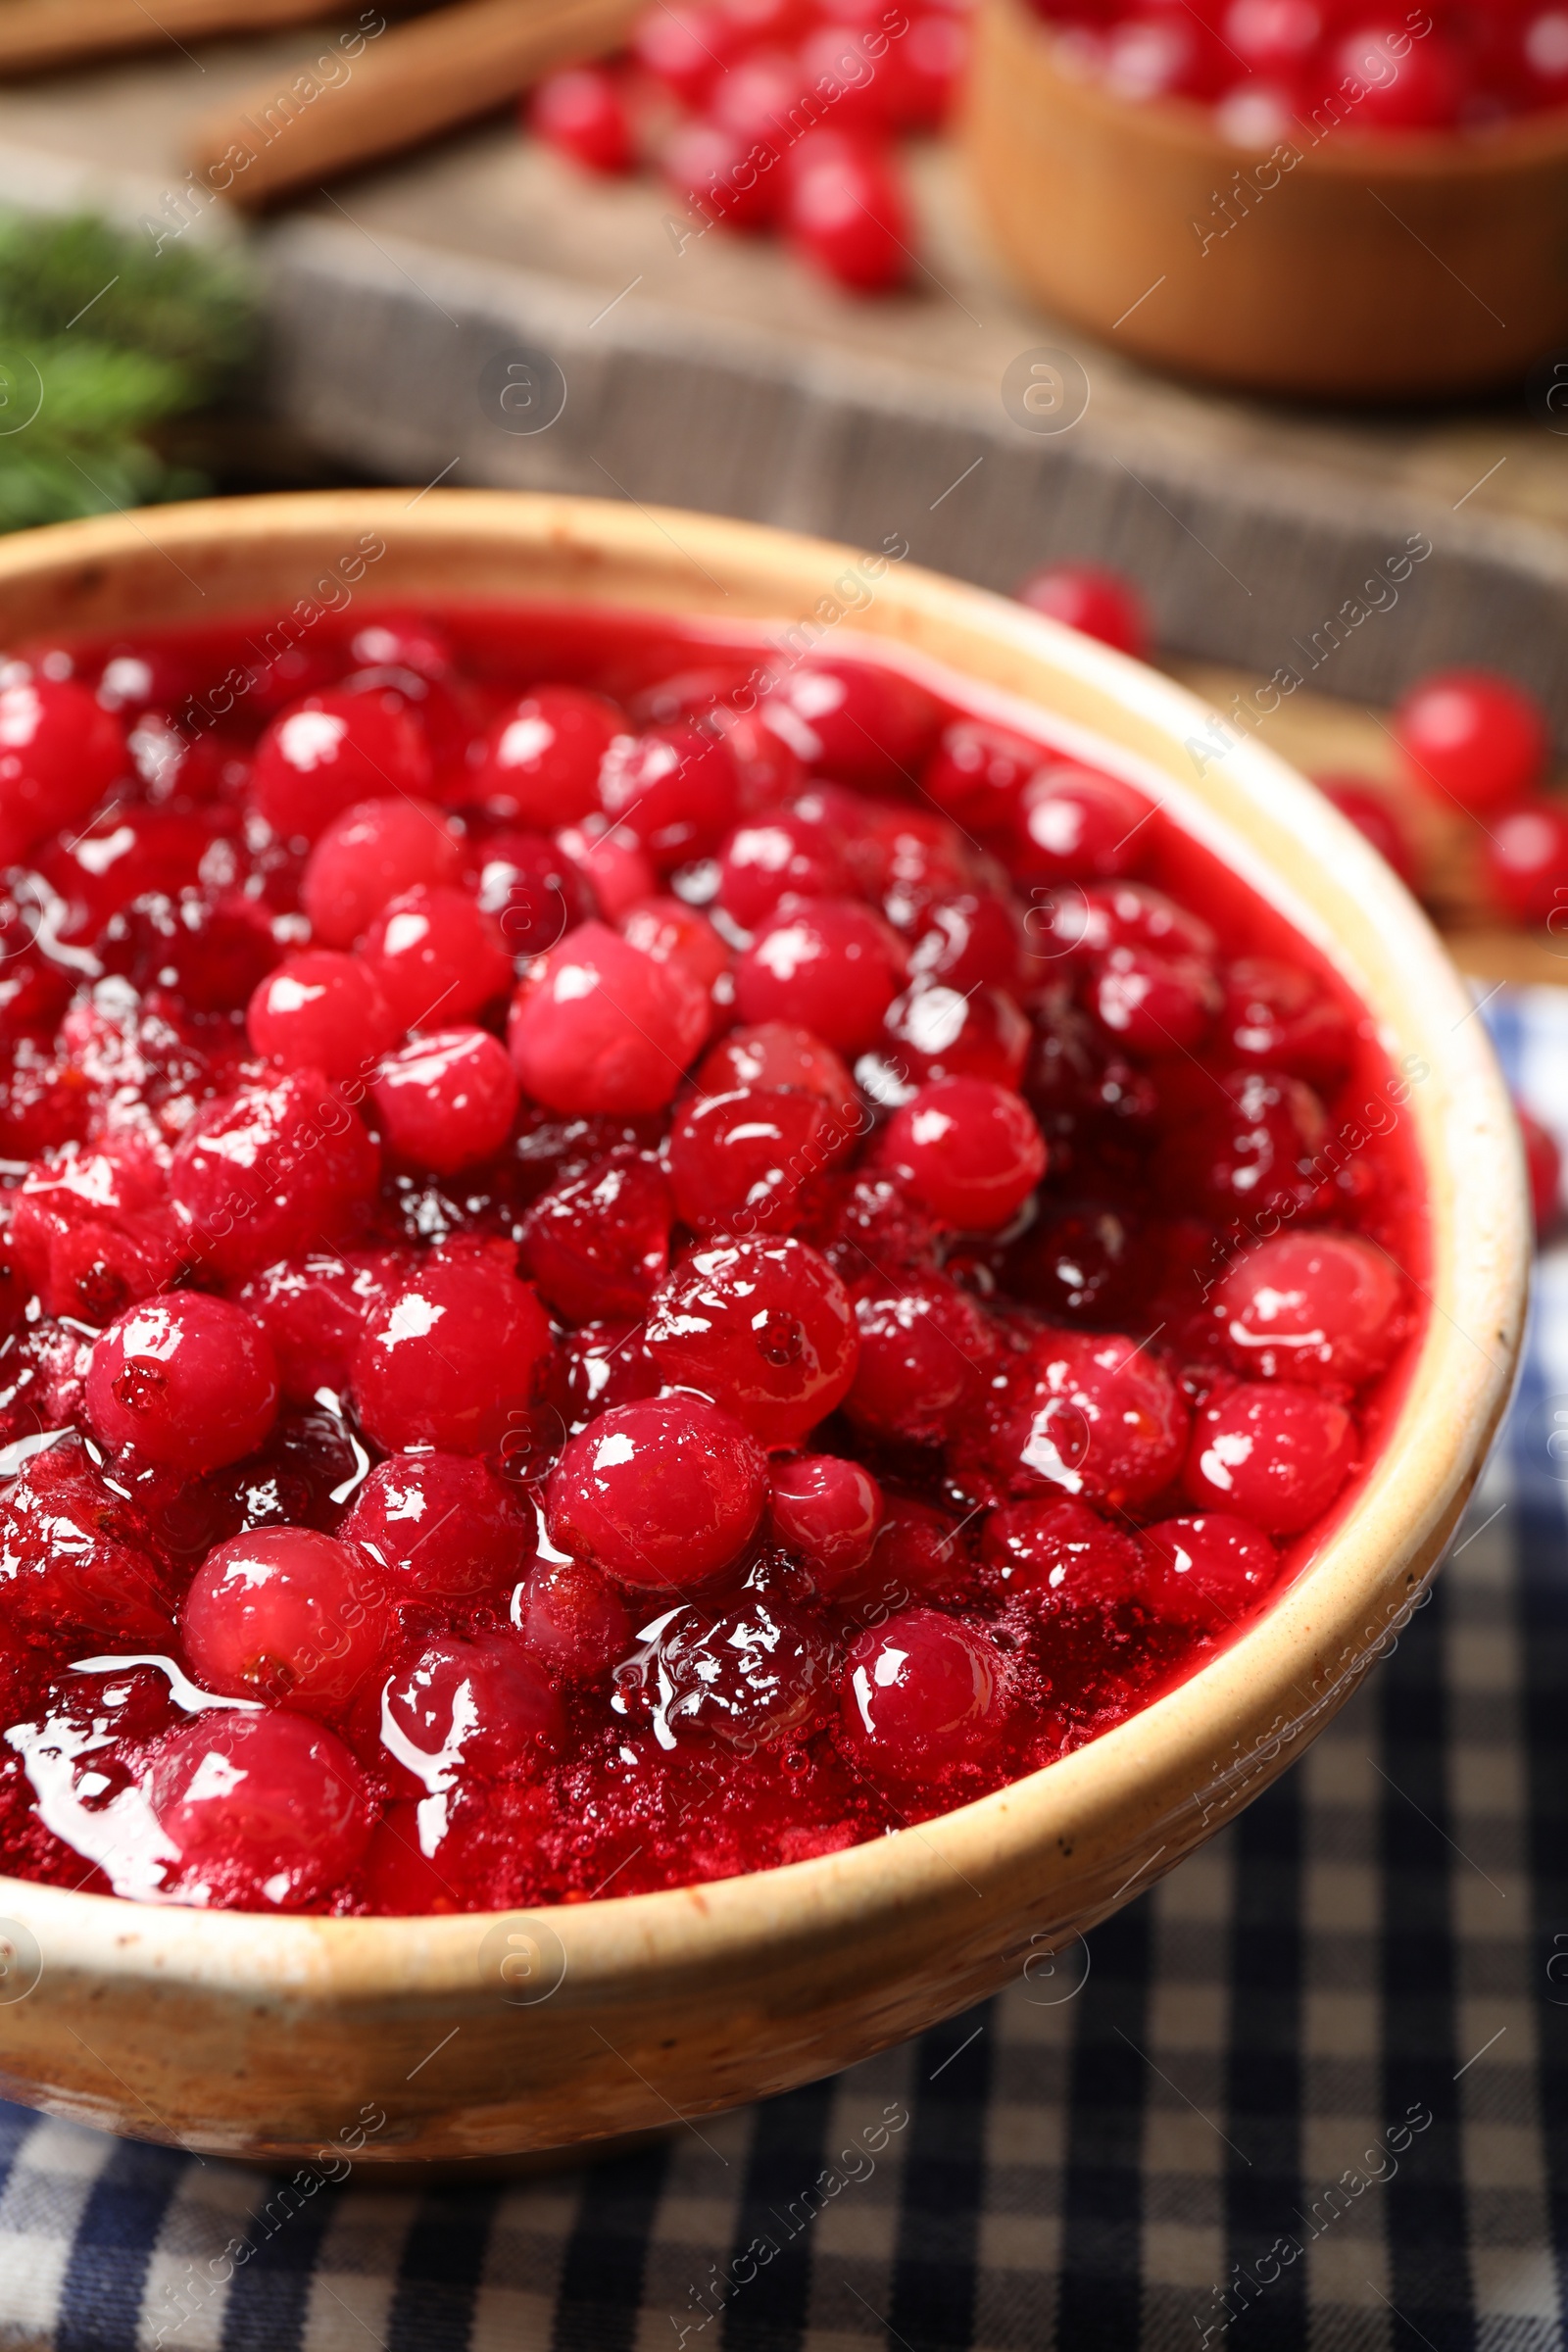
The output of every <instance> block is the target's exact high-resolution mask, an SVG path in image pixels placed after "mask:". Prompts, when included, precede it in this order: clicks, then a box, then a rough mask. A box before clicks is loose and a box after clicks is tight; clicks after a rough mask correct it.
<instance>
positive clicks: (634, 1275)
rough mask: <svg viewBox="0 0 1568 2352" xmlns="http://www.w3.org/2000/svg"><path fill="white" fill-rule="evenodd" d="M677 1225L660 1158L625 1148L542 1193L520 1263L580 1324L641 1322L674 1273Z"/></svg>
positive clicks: (527, 1229)
mask: <svg viewBox="0 0 1568 2352" xmlns="http://www.w3.org/2000/svg"><path fill="white" fill-rule="evenodd" d="M674 1221H675V1203H674V1200H673V1198H672V1196H671V1193H670V1188H669V1182H668V1179H667V1178H666V1176H665V1174H664V1171H663V1169H662V1167H661V1166H660V1164H659V1162H658V1160H656V1159H655V1158H654V1157H653V1156H652V1155H651V1154H650V1153H648V1152H637V1151H633V1150H630V1149H628V1148H625V1147H622V1148H621V1149H620V1150H618V1151H615V1152H611V1153H610V1154H609V1156H608V1157H607V1158H605V1159H601V1160H596V1161H595V1163H594V1164H593V1166H592V1167H590V1168H589V1169H588V1170H587V1171H586V1173H585V1174H583V1175H581V1176H573V1177H571V1178H569V1179H568V1180H567V1181H566V1182H564V1183H563V1184H558V1185H554V1186H552V1187H551V1189H550V1190H549V1191H548V1192H546V1193H542V1194H541V1195H540V1197H539V1199H538V1200H537V1201H535V1202H534V1204H533V1206H532V1208H531V1209H530V1210H529V1211H528V1216H527V1220H526V1222H525V1223H524V1226H523V1229H522V1241H521V1245H520V1250H519V1257H520V1262H521V1264H522V1267H523V1270H524V1272H525V1273H526V1274H527V1275H528V1276H529V1277H530V1279H531V1280H532V1281H533V1282H535V1283H536V1284H537V1285H538V1287H539V1290H540V1291H541V1292H542V1293H543V1295H544V1297H545V1298H546V1299H549V1301H550V1303H551V1305H552V1306H553V1307H555V1308H557V1309H558V1311H559V1312H560V1313H562V1314H563V1315H565V1316H567V1317H568V1318H569V1319H570V1320H571V1321H572V1322H573V1323H592V1322H597V1321H600V1320H603V1319H606V1318H613V1317H614V1316H616V1315H629V1316H634V1317H635V1316H640V1315H641V1314H642V1313H643V1311H644V1309H645V1308H646V1306H647V1304H648V1301H649V1299H651V1298H652V1297H653V1294H654V1292H655V1290H656V1289H657V1288H658V1286H659V1284H660V1283H661V1282H662V1280H663V1278H664V1276H665V1274H666V1273H667V1272H668V1270H669V1231H670V1227H671V1226H672V1225H673V1223H674Z"/></svg>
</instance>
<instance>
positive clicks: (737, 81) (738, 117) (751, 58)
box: [708, 33, 806, 157]
mask: <svg viewBox="0 0 1568 2352" xmlns="http://www.w3.org/2000/svg"><path fill="white" fill-rule="evenodd" d="M731 38H732V39H733V38H734V34H733V33H732V34H731ZM805 90H806V76H805V74H804V73H803V72H802V70H801V67H800V65H799V63H798V61H797V60H796V59H795V58H794V57H792V56H791V55H789V54H788V52H787V51H784V50H781V49H763V48H760V47H752V46H750V45H748V49H747V53H746V54H745V55H744V56H741V57H737V58H734V59H732V60H731V61H730V63H729V65H728V67H727V69H726V70H725V72H724V73H721V74H719V75H718V77H717V78H716V80H715V81H714V83H713V86H712V89H711V94H710V98H709V102H708V112H709V113H710V115H711V118H712V120H713V121H714V122H715V123H720V124H721V125H722V126H723V128H724V129H726V130H733V131H735V132H737V133H739V134H740V135H741V136H742V137H743V138H747V139H750V140H753V141H754V142H755V143H756V144H757V145H759V146H760V148H761V149H762V150H763V152H764V153H765V154H766V155H768V156H769V157H775V156H779V155H782V154H783V152H784V150H785V148H786V147H787V146H788V144H789V142H790V139H791V137H792V136H793V135H795V126H794V124H793V123H792V122H791V119H790V118H791V115H792V113H793V111H794V110H795V109H796V108H797V107H798V106H799V105H800V102H801V99H802V97H803V96H804V94H805Z"/></svg>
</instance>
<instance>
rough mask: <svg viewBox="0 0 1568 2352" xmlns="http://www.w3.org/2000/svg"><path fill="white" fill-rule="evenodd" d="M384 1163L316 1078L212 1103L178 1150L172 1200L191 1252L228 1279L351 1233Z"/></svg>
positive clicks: (309, 1075)
mask: <svg viewBox="0 0 1568 2352" xmlns="http://www.w3.org/2000/svg"><path fill="white" fill-rule="evenodd" d="M379 1164H380V1154H379V1153H378V1152H377V1150H376V1148H375V1146H374V1145H373V1144H372V1143H371V1141H370V1138H369V1137H368V1134H367V1133H366V1131H365V1127H364V1124H363V1122H362V1121H361V1119H360V1117H359V1114H358V1112H357V1111H355V1110H353V1109H351V1108H350V1106H349V1104H348V1103H346V1102H345V1101H344V1100H343V1098H342V1097H341V1096H340V1095H339V1094H338V1093H337V1092H336V1091H335V1089H334V1088H333V1087H332V1086H331V1085H329V1084H328V1082H327V1080H326V1079H325V1078H324V1077H323V1076H322V1075H321V1073H320V1072H319V1070H296V1071H293V1072H291V1073H290V1075H289V1076H287V1077H286V1078H281V1079H279V1080H278V1081H277V1082H276V1083H275V1084H274V1085H270V1086H247V1087H242V1088H241V1089H240V1091H239V1092H238V1093H237V1094H234V1095H228V1096H222V1097H220V1098H219V1100H218V1101H216V1102H213V1103H204V1104H203V1106H202V1107H201V1109H200V1110H199V1111H198V1113H197V1115H196V1117H195V1118H193V1119H192V1120H191V1122H190V1125H189V1126H188V1127H187V1128H186V1129H185V1131H184V1133H183V1134H182V1135H181V1137H180V1139H179V1142H178V1143H177V1144H176V1145H175V1147H174V1152H173V1158H172V1164H171V1167H170V1172H169V1194H170V1199H171V1201H172V1204H173V1207H174V1211H175V1215H176V1217H177V1218H178V1220H179V1225H180V1230H181V1234H182V1237H183V1245H184V1247H185V1249H186V1250H188V1252H189V1253H190V1255H191V1256H192V1257H193V1258H194V1259H196V1260H197V1261H199V1262H201V1263H203V1264H206V1265H210V1266H211V1267H213V1268H214V1270H215V1271H216V1272H218V1273H219V1274H221V1275H222V1276H224V1277H225V1278H226V1279H229V1280H236V1279H238V1280H243V1278H244V1277H245V1276H246V1275H248V1274H251V1273H254V1272H255V1271H256V1270H257V1269H258V1268H259V1267H262V1266H268V1265H271V1264H273V1263H274V1262H275V1261H276V1260H277V1259H279V1258H284V1257H290V1256H294V1255H297V1254H299V1253H301V1252H302V1251H304V1250H310V1249H313V1248H319V1247H320V1246H321V1245H322V1244H327V1243H331V1242H332V1241H334V1240H337V1239H339V1238H341V1237H342V1236H343V1235H345V1234H346V1233H349V1232H352V1231H353V1229H354V1227H355V1226H356V1224H357V1223H359V1222H360V1221H361V1220H362V1218H363V1215H364V1212H365V1210H366V1207H367V1204H368V1199H369V1196H370V1194H371V1193H372V1192H373V1191H374V1189H375V1182H376V1177H377V1174H378V1172H379Z"/></svg>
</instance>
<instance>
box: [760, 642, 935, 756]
mask: <svg viewBox="0 0 1568 2352" xmlns="http://www.w3.org/2000/svg"><path fill="white" fill-rule="evenodd" d="M760 710H761V717H762V722H763V724H764V725H765V726H766V727H768V728H769V729H771V731H772V733H773V734H775V735H777V736H779V737H780V738H781V740H782V741H783V742H785V743H786V744H788V745H789V747H790V749H791V751H792V752H794V753H795V755H796V757H797V758H798V759H800V760H804V762H805V763H806V765H807V766H808V767H809V768H810V769H811V770H812V772H813V773H815V774H819V775H828V776H832V777H834V778H835V779H836V780H837V781H839V782H841V783H844V784H850V785H854V786H857V787H859V786H861V785H870V786H873V787H875V786H879V785H881V786H891V785H893V784H895V783H898V782H900V781H903V780H907V777H908V776H909V775H911V774H918V772H919V769H920V767H921V765H922V763H923V761H924V760H925V758H926V755H927V753H928V752H929V751H930V748H931V745H932V742H933V741H934V739H935V736H936V731H937V727H938V725H939V723H940V713H939V711H938V709H937V705H936V704H935V702H934V701H933V700H932V698H931V696H930V695H929V694H927V692H926V691H925V688H924V687H923V686H917V685H916V684H915V683H914V681H913V679H912V678H905V677H901V676H900V674H899V672H898V671H897V670H894V669H883V668H881V667H879V666H877V665H876V664H874V663H872V662H854V661H833V660H827V659H819V658H818V659H812V660H811V661H809V662H798V663H797V664H796V665H795V666H794V667H793V668H791V669H789V670H787V671H786V672H785V673H784V675H783V676H782V677H781V678H779V680H778V681H777V683H776V684H775V685H773V686H770V687H769V688H768V690H767V692H766V693H765V694H764V695H763V697H762V699H761V706H760Z"/></svg>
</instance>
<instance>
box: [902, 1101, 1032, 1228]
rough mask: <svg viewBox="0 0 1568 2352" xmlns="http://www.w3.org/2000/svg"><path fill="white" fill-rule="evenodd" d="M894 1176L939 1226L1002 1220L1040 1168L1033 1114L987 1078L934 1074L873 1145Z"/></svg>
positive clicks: (1029, 1190) (972, 1225) (1018, 1204)
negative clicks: (878, 1141) (879, 1146)
mask: <svg viewBox="0 0 1568 2352" xmlns="http://www.w3.org/2000/svg"><path fill="white" fill-rule="evenodd" d="M880 1156H881V1164H882V1165H883V1166H884V1167H885V1168H887V1170H888V1171H889V1173H890V1174H891V1175H892V1176H893V1177H894V1179H895V1181H896V1182H898V1183H900V1184H902V1185H904V1186H905V1187H906V1188H907V1190H908V1191H909V1192H910V1193H912V1194H913V1196H914V1198H915V1200H916V1201H919V1202H920V1203H921V1205H922V1206H923V1207H925V1208H928V1209H929V1210H930V1211H931V1214H932V1215H933V1216H934V1217H939V1218H940V1219H941V1220H942V1222H943V1223H944V1224H946V1225H955V1226H956V1227H957V1228H958V1229H959V1231H960V1232H965V1233H986V1232H991V1231H994V1230H995V1229H996V1228H997V1227H998V1226H1002V1225H1005V1224H1006V1223H1007V1222H1008V1220H1009V1219H1010V1218H1011V1217H1013V1216H1014V1215H1015V1214H1016V1213H1017V1211H1018V1210H1019V1209H1020V1208H1021V1207H1022V1206H1023V1203H1024V1202H1025V1201H1027V1200H1028V1198H1029V1196H1030V1194H1031V1193H1032V1192H1033V1191H1034V1189H1035V1186H1036V1185H1037V1184H1038V1183H1039V1182H1040V1180H1041V1178H1042V1177H1043V1176H1044V1174H1045V1172H1046V1147H1045V1143H1044V1140H1043V1139H1042V1137H1041V1133H1040V1129H1039V1127H1038V1126H1037V1125H1036V1123H1035V1118H1034V1113H1033V1112H1032V1111H1031V1110H1030V1108H1029V1106H1028V1104H1027V1103H1025V1102H1023V1101H1022V1100H1021V1098H1020V1097H1019V1096H1017V1095H1015V1094H1014V1093H1013V1092H1012V1091H1011V1089H1010V1088H1008V1087H1005V1086H998V1085H996V1084H995V1083H994V1082H993V1081H992V1080H990V1079H987V1078H937V1079H933V1080H932V1082H931V1083H930V1084H929V1085H928V1086H922V1087H921V1088H920V1090H919V1092H918V1094H916V1095H914V1096H913V1097H912V1098H911V1100H910V1101H909V1102H907V1103H906V1104H905V1105H904V1107H903V1109H902V1110H899V1111H896V1112H895V1113H894V1115H893V1117H892V1119H891V1120H890V1121H889V1123H888V1127H887V1131H886V1133H885V1135H884V1136H883V1138H882V1142H881V1148H880Z"/></svg>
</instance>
